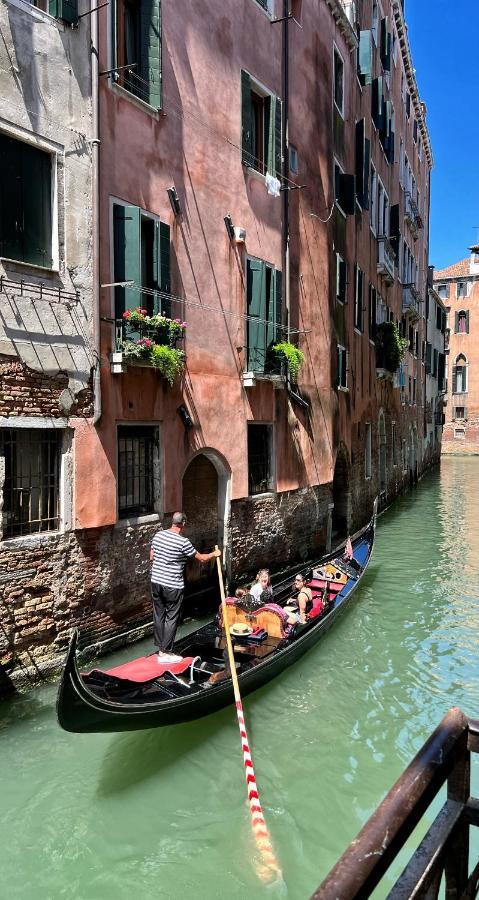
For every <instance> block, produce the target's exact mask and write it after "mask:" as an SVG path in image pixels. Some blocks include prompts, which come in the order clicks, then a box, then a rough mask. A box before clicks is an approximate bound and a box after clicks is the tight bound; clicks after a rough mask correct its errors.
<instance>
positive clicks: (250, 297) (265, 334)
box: [246, 259, 282, 374]
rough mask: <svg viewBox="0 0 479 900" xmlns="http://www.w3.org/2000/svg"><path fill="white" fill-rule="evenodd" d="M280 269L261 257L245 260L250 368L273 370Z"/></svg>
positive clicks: (259, 371)
mask: <svg viewBox="0 0 479 900" xmlns="http://www.w3.org/2000/svg"><path fill="white" fill-rule="evenodd" d="M281 284H282V280H281V272H278V271H277V270H276V269H275V268H274V267H273V266H270V265H268V264H267V263H265V262H263V260H261V259H248V260H247V262H246V308H247V314H248V319H247V323H246V354H247V360H246V364H247V368H248V371H249V372H257V373H258V374H261V373H263V374H264V373H266V374H274V373H275V372H278V371H279V370H278V362H277V359H276V357H275V354H273V353H271V347H272V346H273V344H274V343H276V341H277V340H278V337H279V334H280V332H281Z"/></svg>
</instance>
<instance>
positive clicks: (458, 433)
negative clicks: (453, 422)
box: [454, 428, 466, 440]
mask: <svg viewBox="0 0 479 900" xmlns="http://www.w3.org/2000/svg"><path fill="white" fill-rule="evenodd" d="M454 437H455V438H459V439H460V440H464V439H465V437H466V429H465V428H455V429H454Z"/></svg>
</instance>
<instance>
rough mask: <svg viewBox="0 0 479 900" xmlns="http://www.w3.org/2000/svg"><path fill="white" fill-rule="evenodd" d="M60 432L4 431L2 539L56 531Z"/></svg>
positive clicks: (43, 430) (37, 430)
mask: <svg viewBox="0 0 479 900" xmlns="http://www.w3.org/2000/svg"><path fill="white" fill-rule="evenodd" d="M60 441H61V432H59V431H58V430H57V429H53V428H45V429H43V428H5V429H2V431H1V432H0V442H1V453H2V455H3V457H4V460H5V481H4V485H3V536H4V537H7V538H8V537H19V536H21V535H24V534H37V533H38V532H42V531H57V530H58V528H59V523H60V509H59V507H60V503H59V475H60Z"/></svg>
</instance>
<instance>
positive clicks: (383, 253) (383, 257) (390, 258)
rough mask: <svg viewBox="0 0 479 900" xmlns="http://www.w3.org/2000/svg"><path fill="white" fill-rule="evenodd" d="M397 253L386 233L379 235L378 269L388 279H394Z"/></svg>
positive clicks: (391, 280)
mask: <svg viewBox="0 0 479 900" xmlns="http://www.w3.org/2000/svg"><path fill="white" fill-rule="evenodd" d="M395 265H396V254H395V253H394V250H393V247H392V244H391V241H390V240H389V238H388V237H387V235H385V234H380V235H378V263H377V270H378V272H379V274H380V275H385V276H386V278H387V279H388V281H390V282H393V281H394V267H395Z"/></svg>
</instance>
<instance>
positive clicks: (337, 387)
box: [336, 384, 349, 394]
mask: <svg viewBox="0 0 479 900" xmlns="http://www.w3.org/2000/svg"><path fill="white" fill-rule="evenodd" d="M336 389H337V390H338V391H341V392H342V393H343V394H349V388H347V387H343V385H342V384H338V385H337V386H336Z"/></svg>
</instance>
